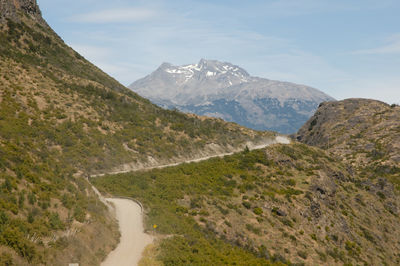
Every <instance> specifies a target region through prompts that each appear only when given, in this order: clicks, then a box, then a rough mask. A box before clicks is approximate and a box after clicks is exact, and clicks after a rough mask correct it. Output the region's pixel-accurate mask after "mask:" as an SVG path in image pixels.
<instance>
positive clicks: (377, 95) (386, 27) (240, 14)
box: [38, 0, 400, 104]
mask: <svg viewBox="0 0 400 266" xmlns="http://www.w3.org/2000/svg"><path fill="white" fill-rule="evenodd" d="M38 3H39V6H40V8H41V10H42V13H43V16H44V18H45V19H46V20H47V22H48V23H49V25H50V26H51V27H52V28H53V29H54V30H55V31H56V32H57V33H58V34H59V35H60V36H61V37H62V38H63V40H64V41H65V42H66V43H67V44H68V45H70V46H71V47H72V48H74V49H75V50H77V51H78V52H79V53H80V54H82V55H83V56H84V57H85V58H86V59H88V60H89V61H91V62H92V63H94V64H95V65H97V66H98V67H100V68H101V69H102V70H103V71H105V72H106V73H108V74H110V75H111V76H113V77H114V78H115V79H117V80H118V81H120V82H121V83H122V84H124V85H126V86H128V85H129V84H131V83H132V82H134V81H135V80H137V79H139V78H142V77H144V76H146V75H148V74H150V73H151V72H152V71H154V70H156V69H157V68H158V66H159V65H161V64H162V63H163V62H169V63H171V64H173V65H183V64H192V63H197V62H198V61H199V60H200V59H201V58H205V59H215V60H220V61H224V62H230V63H233V64H235V65H238V66H240V67H242V68H244V69H245V70H247V71H248V72H249V73H250V74H251V75H253V76H258V77H263V78H268V79H273V80H281V81H289V82H294V83H299V84H305V85H308V86H312V87H314V88H317V89H319V90H321V91H323V92H325V93H327V94H329V95H331V96H332V97H334V98H336V99H338V100H341V99H345V98H372V99H378V100H382V101H385V102H387V103H397V104H399V103H400V15H399V14H400V1H398V0H335V1H332V0H247V1H243V0H230V1H228V0H212V1H211V0H179V1H178V0H168V1H167V0H147V1H145V0H143V1H141V0H138V1H136V0H130V1H129V0H113V1H110V0H69V1H65V0H63V1H61V0H38Z"/></svg>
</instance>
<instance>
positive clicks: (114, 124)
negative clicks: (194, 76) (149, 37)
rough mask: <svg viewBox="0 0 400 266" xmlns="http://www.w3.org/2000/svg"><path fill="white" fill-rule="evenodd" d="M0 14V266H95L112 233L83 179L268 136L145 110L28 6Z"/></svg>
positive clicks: (26, 1) (31, 1) (17, 3)
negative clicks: (10, 265)
mask: <svg viewBox="0 0 400 266" xmlns="http://www.w3.org/2000/svg"><path fill="white" fill-rule="evenodd" d="M0 11H1V13H0V14H1V16H0V245H1V251H0V264H6V263H9V262H10V261H13V262H14V264H17V265H25V264H48V265H65V264H67V263H72V262H79V263H81V264H82V265H97V264H99V262H100V261H101V260H102V259H103V258H104V257H105V256H106V254H107V253H108V252H109V251H110V250H111V249H112V248H113V247H114V246H115V245H116V243H117V240H118V239H117V238H118V231H117V228H116V224H115V221H114V220H113V219H112V218H111V217H110V214H109V213H108V211H107V210H106V208H105V206H104V205H103V204H102V203H101V202H100V201H99V200H98V199H97V197H96V196H95V195H94V193H93V192H92V190H91V188H90V186H89V184H88V182H87V181H86V180H85V179H84V178H83V176H85V177H86V176H88V175H90V174H93V173H101V172H103V171H108V170H110V169H113V168H114V167H118V166H120V165H123V164H131V165H132V164H133V165H134V164H141V165H143V164H144V165H152V164H159V163H165V162H171V161H175V160H177V159H182V158H197V157H200V156H203V155H207V154H214V153H216V152H224V151H232V150H235V149H237V148H238V147H241V146H244V145H245V144H246V143H247V142H248V141H250V142H263V141H265V140H266V139H269V138H270V137H271V136H272V135H273V134H272V133H260V132H255V131H252V130H248V129H244V128H242V127H239V126H238V125H235V124H229V123H225V122H223V121H222V120H219V119H208V118H203V117H197V116H188V115H184V114H182V113H180V112H177V111H166V110H163V109H161V108H159V107H157V106H155V105H153V104H151V103H150V102H149V101H148V100H145V99H143V98H141V97H139V96H138V95H137V94H135V93H133V92H132V91H130V90H129V89H127V88H125V87H124V86H122V85H121V84H119V83H118V82H117V81H115V80H114V79H113V78H111V77H109V76H107V75H106V74H105V73H104V72H102V71H101V70H100V69H98V68H97V67H95V66H94V65H92V64H91V63H89V62H88V61H86V60H85V59H84V58H83V57H82V56H81V55H79V54H78V53H76V52H75V51H74V50H72V49H71V48H70V47H68V46H67V45H66V44H65V43H64V42H63V41H62V39H61V38H60V37H58V36H57V35H56V34H55V33H54V32H53V31H52V30H51V28H50V27H49V26H48V25H47V24H46V22H45V21H44V20H43V19H42V17H41V14H40V10H39V8H38V6H37V3H36V1H35V0H6V1H1V3H0Z"/></svg>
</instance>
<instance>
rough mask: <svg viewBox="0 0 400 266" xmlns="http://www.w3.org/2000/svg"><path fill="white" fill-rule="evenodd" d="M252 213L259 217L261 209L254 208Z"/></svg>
mask: <svg viewBox="0 0 400 266" xmlns="http://www.w3.org/2000/svg"><path fill="white" fill-rule="evenodd" d="M253 212H254V213H255V214H256V215H261V214H262V213H263V210H262V209H261V208H259V207H257V208H254V210H253Z"/></svg>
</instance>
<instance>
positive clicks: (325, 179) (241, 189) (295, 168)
mask: <svg viewBox="0 0 400 266" xmlns="http://www.w3.org/2000/svg"><path fill="white" fill-rule="evenodd" d="M92 182H93V183H94V184H95V185H96V186H97V187H99V188H100V190H101V191H103V192H104V193H110V194H111V195H117V196H128V197H132V198H135V199H138V200H140V201H141V202H142V203H143V204H144V206H145V209H146V214H147V218H146V226H147V230H148V232H150V233H153V234H155V235H157V236H158V239H159V240H158V242H156V245H155V246H154V247H152V248H151V249H150V250H148V253H147V254H148V255H147V257H145V258H144V261H147V262H149V261H151V262H153V263H156V262H158V263H164V264H165V265H188V264H198V265H219V264H235V265H268V264H270V263H283V264H291V263H292V264H294V265H337V264H338V265H343V264H345V265H360V264H365V265H397V264H399V263H400V245H399V242H398V239H400V230H399V228H400V227H399V225H400V221H399V214H400V212H399V209H398V208H397V204H398V203H399V195H398V194H397V193H396V192H395V191H394V189H393V186H391V185H390V184H389V183H387V182H385V180H384V179H376V180H372V181H370V182H369V183H365V181H364V179H363V178H360V177H358V176H357V175H355V174H354V173H352V172H351V171H350V170H349V169H348V166H347V165H346V164H343V163H342V162H341V160H340V159H335V158H333V157H330V156H329V154H328V153H327V152H324V151H323V150H321V149H319V148H313V147H310V146H307V145H304V144H299V143H294V144H290V145H274V146H271V147H268V148H266V149H263V150H255V151H246V150H245V151H243V152H241V153H238V154H234V155H231V156H225V157H224V158H214V159H210V160H208V161H204V162H199V163H190V164H183V165H180V166H176V167H169V168H165V169H154V170H151V171H141V172H134V173H126V174H119V175H112V176H104V177H99V178H94V179H93V180H92ZM154 224H156V225H157V228H156V229H154V228H153V225H154ZM157 265H159V264H157Z"/></svg>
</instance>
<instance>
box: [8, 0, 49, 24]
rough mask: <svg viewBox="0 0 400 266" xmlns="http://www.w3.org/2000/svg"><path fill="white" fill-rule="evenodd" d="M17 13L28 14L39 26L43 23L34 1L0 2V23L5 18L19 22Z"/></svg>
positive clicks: (15, 0) (14, 0) (11, 0)
mask: <svg viewBox="0 0 400 266" xmlns="http://www.w3.org/2000/svg"><path fill="white" fill-rule="evenodd" d="M19 12H22V13H25V14H28V15H29V16H31V17H32V18H34V19H35V20H37V21H38V22H40V23H41V24H44V23H45V21H44V20H43V18H42V13H41V12H40V9H39V5H38V4H37V2H36V0H1V2H0V21H4V20H5V19H7V18H8V19H12V20H17V21H18V20H20V16H19V15H18V13H19Z"/></svg>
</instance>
